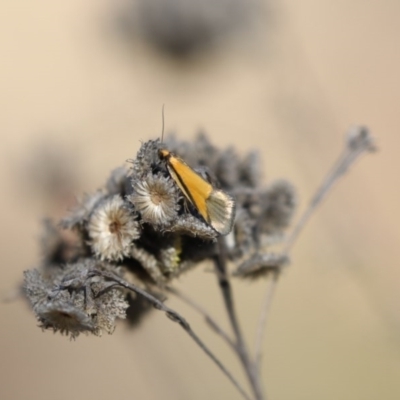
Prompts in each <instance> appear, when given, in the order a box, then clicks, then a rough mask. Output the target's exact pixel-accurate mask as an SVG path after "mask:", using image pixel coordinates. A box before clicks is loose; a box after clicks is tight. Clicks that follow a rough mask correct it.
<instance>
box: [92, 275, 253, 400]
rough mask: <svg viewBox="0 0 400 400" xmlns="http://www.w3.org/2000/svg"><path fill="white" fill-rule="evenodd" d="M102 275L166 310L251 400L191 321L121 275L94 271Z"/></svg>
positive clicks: (154, 305)
mask: <svg viewBox="0 0 400 400" xmlns="http://www.w3.org/2000/svg"><path fill="white" fill-rule="evenodd" d="M94 273H96V274H98V275H101V276H102V277H104V278H106V279H109V280H111V281H113V282H115V283H117V284H118V285H120V286H121V287H124V288H125V289H128V290H131V291H133V292H135V293H137V294H138V295H140V296H143V297H144V298H145V299H146V300H148V301H149V302H150V303H151V304H152V305H153V307H154V308H156V309H157V310H160V311H164V312H165V314H166V315H167V317H168V318H169V319H171V320H172V321H174V322H176V323H178V324H179V325H180V326H181V328H182V329H183V330H184V331H185V332H186V333H187V334H188V335H189V336H190V337H191V338H192V339H193V340H194V341H195V342H196V343H197V345H198V346H199V347H200V348H201V349H202V350H203V351H204V353H206V354H207V356H208V357H209V358H210V359H211V360H212V361H213V362H214V363H215V364H216V365H217V366H218V368H219V369H220V370H221V371H222V372H223V374H224V375H225V376H226V377H227V378H228V379H229V380H230V381H231V383H232V384H233V385H234V386H235V387H236V389H237V390H238V391H239V392H240V393H241V395H242V396H243V398H245V399H246V400H251V397H250V396H249V395H248V394H247V393H246V392H245V390H244V389H243V388H242V386H241V385H240V384H239V382H238V381H237V379H236V378H234V376H233V375H232V374H231V372H229V370H228V369H227V368H226V367H225V366H224V365H223V364H222V362H221V361H219V359H218V358H217V357H216V356H215V355H214V354H213V353H212V352H211V350H210V349H209V348H208V347H207V346H206V345H205V344H204V343H203V342H202V340H201V339H200V338H199V337H198V336H197V335H196V334H195V333H194V331H193V330H192V328H191V327H190V325H189V323H188V322H187V321H186V320H185V319H184V318H183V317H182V316H181V315H180V314H179V313H178V312H176V311H175V310H172V309H171V308H169V307H167V306H166V305H165V304H164V303H163V302H161V301H160V300H158V299H157V298H156V297H154V296H152V295H151V294H150V293H148V292H146V291H145V290H143V289H141V288H139V287H137V286H136V285H134V284H132V283H129V282H127V281H125V279H123V278H120V277H119V276H117V275H115V274H113V273H110V272H105V271H99V272H96V271H95V272H94Z"/></svg>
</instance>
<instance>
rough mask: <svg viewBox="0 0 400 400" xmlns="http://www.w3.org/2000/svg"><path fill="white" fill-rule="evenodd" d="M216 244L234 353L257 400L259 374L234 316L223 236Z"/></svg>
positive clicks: (260, 394) (217, 261)
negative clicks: (231, 330)
mask: <svg viewBox="0 0 400 400" xmlns="http://www.w3.org/2000/svg"><path fill="white" fill-rule="evenodd" d="M218 246H219V251H218V256H217V257H216V258H215V259H214V264H215V270H216V275H217V277H218V283H219V287H220V289H221V292H222V296H223V299H224V303H225V308H226V311H227V314H228V318H229V322H230V324H231V326H232V329H233V332H234V335H235V340H236V343H235V347H236V349H237V351H236V353H237V355H238V357H239V359H240V361H241V363H242V366H243V368H244V370H245V372H246V375H247V378H248V380H249V382H250V385H251V388H252V390H253V393H254V396H255V398H256V399H257V400H263V399H264V398H265V397H264V394H263V392H262V388H261V383H260V379H259V376H258V375H257V371H256V369H255V365H254V363H253V362H252V360H251V359H250V357H249V353H248V350H247V347H246V343H245V341H244V339H243V335H242V332H241V329H240V325H239V322H238V319H237V316H236V310H235V306H234V301H233V294H232V288H231V284H230V281H229V278H228V274H227V268H226V259H227V257H226V249H225V241H224V238H223V237H220V238H219V239H218Z"/></svg>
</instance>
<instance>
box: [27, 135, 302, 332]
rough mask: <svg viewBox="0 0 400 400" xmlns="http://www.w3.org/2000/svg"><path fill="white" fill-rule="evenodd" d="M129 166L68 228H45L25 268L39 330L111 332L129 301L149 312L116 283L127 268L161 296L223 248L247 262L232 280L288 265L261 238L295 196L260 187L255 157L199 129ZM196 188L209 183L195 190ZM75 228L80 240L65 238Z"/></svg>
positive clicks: (285, 216) (270, 234)
mask: <svg viewBox="0 0 400 400" xmlns="http://www.w3.org/2000/svg"><path fill="white" fill-rule="evenodd" d="M172 151H174V153H171V152H172ZM179 157H182V159H179ZM171 159H172V160H173V162H172V161H171ZM131 162H132V167H131V169H130V170H129V171H128V170H127V169H125V168H124V167H120V168H117V169H115V170H114V171H112V173H111V176H110V177H109V178H108V180H107V181H106V183H105V187H104V188H103V189H102V190H99V191H97V192H95V193H94V194H92V195H88V196H85V197H84V198H83V200H82V201H81V202H80V203H79V204H78V205H77V207H76V208H75V209H74V210H73V211H72V212H71V213H70V214H69V215H68V216H67V217H66V218H65V219H64V220H63V221H62V226H63V227H64V228H66V229H69V231H60V230H58V229H57V228H56V227H55V226H54V225H53V224H51V223H50V222H47V223H46V224H45V234H44V236H43V241H42V244H43V256H44V257H43V263H42V265H41V268H40V269H39V270H34V271H28V272H26V274H25V284H24V289H25V293H26V296H27V297H28V299H29V301H30V303H31V304H32V307H33V310H34V312H35V313H36V316H37V318H38V320H39V322H40V324H41V326H42V327H43V328H46V329H52V330H54V331H60V332H61V333H64V334H67V335H69V336H71V337H76V336H77V335H78V334H79V333H82V332H87V333H93V334H95V335H100V334H101V333H102V332H108V333H112V331H113V330H114V328H115V322H116V320H117V319H120V318H124V317H125V314H126V309H127V307H128V301H129V302H130V304H131V310H130V311H129V312H130V313H131V312H132V310H133V309H135V307H136V306H138V312H140V313H142V312H143V313H145V312H146V311H147V310H148V309H149V307H147V306H143V304H140V302H136V303H135V299H136V298H135V296H133V295H132V294H130V295H128V294H127V292H126V291H125V289H121V288H120V286H118V285H117V286H115V285H116V282H115V281H113V282H112V279H111V278H110V276H114V275H115V274H116V275H118V276H119V277H120V276H121V274H122V272H121V268H122V267H124V269H125V270H126V272H127V276H128V277H129V279H130V280H132V279H133V280H135V285H136V286H137V287H141V288H144V289H145V290H147V291H150V292H151V293H153V294H154V295H155V293H158V294H157V295H155V297H157V298H161V297H162V293H163V292H164V291H165V289H166V285H167V284H168V285H170V284H171V283H172V282H173V280H174V279H175V278H177V277H178V276H180V275H181V274H182V273H183V272H185V271H188V270H189V269H191V268H193V267H194V266H196V265H198V264H199V263H201V262H203V261H205V260H215V259H216V258H218V257H220V256H221V251H223V256H224V257H226V258H227V260H230V261H235V262H241V266H240V267H239V268H238V269H237V270H236V272H235V275H236V276H242V277H243V276H245V277H253V278H254V277H257V276H260V275H263V274H265V273H266V272H268V271H271V270H272V269H273V268H278V267H279V266H280V265H282V264H283V263H284V260H283V259H282V260H281V259H279V258H278V257H277V256H275V255H273V253H271V251H270V249H269V248H268V246H269V244H268V246H264V244H265V242H266V240H265V238H268V239H269V241H270V239H271V238H274V237H277V236H279V235H282V234H283V232H284V231H285V229H286V228H287V227H288V225H289V223H290V220H291V217H292V214H293V211H294V208H295V205H296V196H295V192H294V189H293V187H292V186H291V185H290V184H289V183H287V182H285V181H278V182H274V183H272V184H270V185H269V186H267V187H266V188H263V187H261V186H260V175H261V174H260V163H259V159H258V157H257V155H256V154H255V153H249V154H248V155H245V156H244V157H241V156H240V155H239V154H238V153H237V152H236V151H235V150H234V149H233V148H228V149H226V150H220V149H218V148H217V147H215V146H214V145H212V144H211V143H210V142H209V140H208V139H207V137H206V136H205V135H204V134H200V135H199V136H198V137H197V138H196V139H195V140H194V141H193V142H180V141H177V140H174V139H169V140H167V141H166V142H165V143H164V144H163V145H161V143H160V141H159V140H154V141H153V140H150V141H148V142H145V143H143V144H142V145H141V147H140V149H139V151H138V152H137V155H136V157H135V159H134V160H132V161H131ZM174 163H175V164H174ZM174 166H177V169H174V168H175V167H174ZM193 171H195V173H194V172H193ZM198 175H200V177H199V176H198ZM181 178H182V179H183V180H182V181H180V179H181ZM185 179H186V180H187V181H186V183H188V184H189V186H188V187H189V189H188V191H185V188H186V186H185ZM196 185H203V186H202V189H201V190H200V189H199V193H197V192H196V188H197V186H196ZM193 196H198V197H197V198H196V199H197V201H194V197H193ZM202 196H203V197H204V198H203V197H202ZM229 207H231V208H230V209H229V210H228V208H229ZM233 209H236V210H237V212H236V218H235V221H234V224H233V226H232V225H231V224H230V222H231V221H232V219H233V215H234V212H232V210H233ZM227 210H228V211H229V212H230V213H229V216H232V217H231V218H230V219H229V221H227V215H226V212H227ZM211 216H213V218H214V219H212V218H211ZM216 221H217V222H218V223H219V225H218V224H216ZM227 222H229V227H228V226H227V225H228V223H227ZM220 225H223V227H224V228H226V229H223V230H222V229H219V230H218V229H217V228H218V227H219V226H220ZM229 229H231V231H230V232H228V230H229ZM71 231H72V232H73V233H74V234H75V236H77V238H76V239H75V242H74V241H71V242H70V241H69V240H70V239H69V236H68V234H70V233H71ZM221 232H223V233H224V234H226V236H222V235H221ZM217 239H220V240H217ZM222 248H223V250H221V249H222ZM113 274H114V275H113ZM107 277H108V278H107ZM121 286H122V287H125V286H124V285H121ZM136 300H137V299H136ZM130 319H135V318H132V315H130Z"/></svg>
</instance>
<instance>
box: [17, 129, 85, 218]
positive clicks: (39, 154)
mask: <svg viewBox="0 0 400 400" xmlns="http://www.w3.org/2000/svg"><path fill="white" fill-rule="evenodd" d="M78 158H79V157H78V154H77V151H76V149H73V148H71V146H67V145H65V144H63V143H61V142H57V141H56V140H54V139H51V138H49V137H45V138H42V140H40V141H39V142H35V143H34V144H33V145H32V146H31V149H30V151H29V153H28V155H27V157H26V158H25V159H24V161H23V162H22V163H20V165H18V170H19V171H18V176H19V181H20V183H21V187H22V188H23V190H24V191H26V192H27V193H29V197H30V198H31V199H32V198H36V199H39V200H40V201H41V202H44V203H45V204H46V207H47V209H48V213H49V214H51V215H53V214H54V216H57V217H59V216H60V215H63V214H64V212H65V210H66V209H68V208H70V207H71V206H72V205H73V204H74V203H75V197H74V193H76V192H77V191H78V189H79V186H80V177H79V174H78V171H79V167H78V164H79V160H78ZM25 195H26V193H25Z"/></svg>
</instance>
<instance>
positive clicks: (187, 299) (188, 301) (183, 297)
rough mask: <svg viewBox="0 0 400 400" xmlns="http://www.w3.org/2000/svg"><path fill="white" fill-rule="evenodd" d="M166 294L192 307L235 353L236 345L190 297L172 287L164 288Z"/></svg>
mask: <svg viewBox="0 0 400 400" xmlns="http://www.w3.org/2000/svg"><path fill="white" fill-rule="evenodd" d="M166 289H167V291H168V292H170V293H172V294H173V295H174V296H176V297H178V298H179V299H180V300H182V301H183V302H184V303H186V304H188V305H189V306H190V307H192V308H193V309H194V310H195V311H197V312H198V313H199V314H201V315H202V316H203V317H204V319H205V321H206V323H207V325H208V326H209V327H210V328H211V329H212V330H213V331H214V332H215V333H216V334H218V335H219V336H221V337H222V339H224V340H225V342H226V343H227V344H228V345H229V346H230V347H231V348H232V349H233V350H234V351H237V348H236V345H235V343H234V342H233V340H232V339H231V338H230V337H229V335H228V334H227V333H226V332H225V331H224V330H223V329H222V328H221V327H220V326H219V324H218V323H217V322H216V321H215V319H214V318H213V317H211V315H210V314H209V313H208V311H206V310H205V309H204V308H203V307H202V306H201V305H200V304H198V303H196V302H195V301H194V300H192V299H191V298H190V297H188V296H187V295H186V294H183V293H182V292H181V291H180V290H178V289H175V288H173V287H169V286H168V287H167V288H166Z"/></svg>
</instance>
